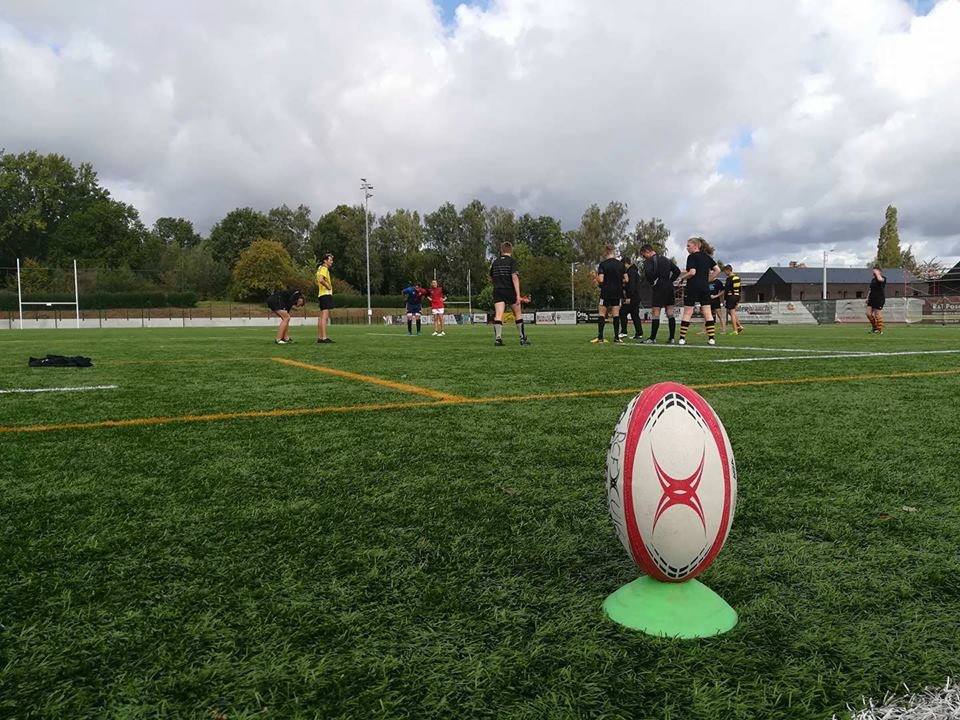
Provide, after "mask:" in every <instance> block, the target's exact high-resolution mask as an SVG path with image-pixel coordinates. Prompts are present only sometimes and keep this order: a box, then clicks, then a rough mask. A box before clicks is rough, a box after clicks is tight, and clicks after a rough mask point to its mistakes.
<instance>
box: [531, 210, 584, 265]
mask: <svg viewBox="0 0 960 720" xmlns="http://www.w3.org/2000/svg"><path fill="white" fill-rule="evenodd" d="M517 239H518V241H519V242H521V243H523V244H525V245H527V246H528V247H529V248H530V251H531V252H532V253H533V254H534V255H537V256H544V257H553V258H557V259H558V260H561V261H563V262H566V263H569V262H571V261H572V260H573V257H574V252H575V251H574V248H573V246H572V245H571V244H570V242H569V240H568V239H567V237H566V236H565V235H564V234H563V229H562V228H561V226H560V221H559V220H557V219H556V218H553V217H550V216H549V215H541V216H540V217H538V218H534V217H533V216H531V215H530V214H524V215H523V216H521V217H520V219H519V220H518V221H517Z"/></svg>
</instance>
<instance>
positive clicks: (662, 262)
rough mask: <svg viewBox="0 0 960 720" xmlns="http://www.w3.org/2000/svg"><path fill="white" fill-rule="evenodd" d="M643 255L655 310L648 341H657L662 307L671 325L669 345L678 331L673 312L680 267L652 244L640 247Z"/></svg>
mask: <svg viewBox="0 0 960 720" xmlns="http://www.w3.org/2000/svg"><path fill="white" fill-rule="evenodd" d="M640 254H641V255H642V256H643V276H644V277H645V278H646V280H647V282H648V283H650V285H651V286H652V287H653V310H652V311H651V314H650V339H649V340H647V341H646V342H647V343H648V344H653V343H655V342H657V331H659V330H660V309H661V308H663V309H665V310H666V311H667V322H668V323H669V326H670V338H669V339H668V340H667V345H670V344H672V343H673V336H674V335H675V334H676V332H677V318H676V317H675V316H674V314H673V304H674V303H675V302H676V292H675V291H674V289H673V284H674V283H675V282H676V281H677V278H678V277H680V268H678V267H677V264H676V263H675V262H673V260H671V259H670V258H668V257H664V256H663V255H658V254H657V252H656V251H655V250H654V249H653V246H652V245H649V244H647V245H643V246H642V247H641V248H640Z"/></svg>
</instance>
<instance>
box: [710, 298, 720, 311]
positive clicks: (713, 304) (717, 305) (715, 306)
mask: <svg viewBox="0 0 960 720" xmlns="http://www.w3.org/2000/svg"><path fill="white" fill-rule="evenodd" d="M720 305H721V303H720V301H719V300H714V301H713V302H711V303H710V307H712V308H713V309H714V311H717V310H719V309H720Z"/></svg>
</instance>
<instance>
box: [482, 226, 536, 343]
mask: <svg viewBox="0 0 960 720" xmlns="http://www.w3.org/2000/svg"><path fill="white" fill-rule="evenodd" d="M490 279H491V280H492V281H493V310H494V315H493V318H494V319H493V332H494V336H495V338H496V339H495V340H494V341H493V344H494V345H503V337H502V336H503V312H504V310H505V309H506V306H507V305H509V306H510V309H511V310H513V317H514V319H515V320H516V321H517V330H519V331H520V344H521V345H529V344H530V341H529V340H527V333H526V331H525V330H524V327H523V308H522V307H520V303H521V301H528V300H529V299H528V298H524V297H523V296H522V295H521V294H520V273H519V272H518V271H517V261H516V260H514V259H513V243H511V242H503V243H500V255H499V256H498V257H497V259H496V260H494V261H493V262H492V263H491V264H490Z"/></svg>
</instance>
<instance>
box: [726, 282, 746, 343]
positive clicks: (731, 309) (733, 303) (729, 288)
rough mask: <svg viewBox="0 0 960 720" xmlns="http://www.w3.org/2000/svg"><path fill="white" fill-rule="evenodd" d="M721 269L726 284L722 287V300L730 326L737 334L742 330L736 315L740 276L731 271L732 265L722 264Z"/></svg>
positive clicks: (738, 301)
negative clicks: (724, 275) (728, 316)
mask: <svg viewBox="0 0 960 720" xmlns="http://www.w3.org/2000/svg"><path fill="white" fill-rule="evenodd" d="M723 271H724V272H725V273H726V274H727V284H726V286H725V287H724V288H723V294H724V302H725V304H726V308H727V313H728V314H729V315H730V327H732V328H733V332H735V333H736V334H737V335H739V334H740V333H742V332H743V325H741V324H740V317H739V316H738V315H737V305H739V304H740V276H739V275H737V274H736V273H735V272H734V271H733V266H732V265H724V266H723Z"/></svg>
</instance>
